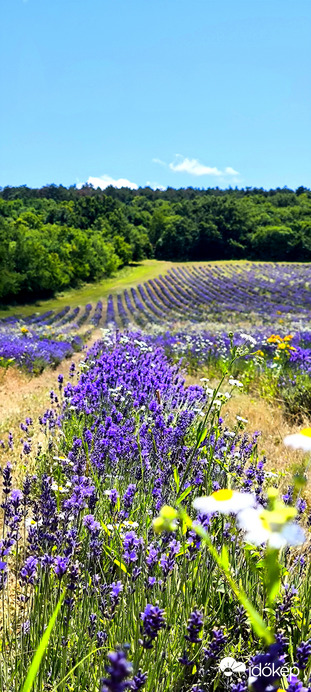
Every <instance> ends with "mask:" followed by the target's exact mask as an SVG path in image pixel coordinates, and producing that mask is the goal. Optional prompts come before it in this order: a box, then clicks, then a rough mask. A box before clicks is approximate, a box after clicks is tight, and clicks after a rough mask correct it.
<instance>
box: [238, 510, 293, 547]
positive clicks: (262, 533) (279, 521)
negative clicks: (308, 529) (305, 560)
mask: <svg viewBox="0 0 311 692" xmlns="http://www.w3.org/2000/svg"><path fill="white" fill-rule="evenodd" d="M237 524H238V526H239V528H240V529H243V530H244V531H245V536H244V539H245V542H246V543H250V544H251V545H262V543H268V545H269V547H270V548H275V549H276V550H279V549H280V548H284V547H285V546H286V545H301V544H302V543H303V542H304V540H305V533H304V531H303V529H302V528H301V527H300V526H299V525H298V524H295V523H294V522H293V521H288V520H286V514H284V513H283V512H282V511H269V510H265V509H264V508H263V507H261V506H259V507H257V508H255V507H248V508H246V509H243V510H242V511H241V512H239V513H238V516H237Z"/></svg>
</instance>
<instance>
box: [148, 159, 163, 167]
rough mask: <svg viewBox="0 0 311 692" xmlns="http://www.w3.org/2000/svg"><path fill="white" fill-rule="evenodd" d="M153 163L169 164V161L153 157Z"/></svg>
mask: <svg viewBox="0 0 311 692" xmlns="http://www.w3.org/2000/svg"><path fill="white" fill-rule="evenodd" d="M152 163H159V164H160V166H167V163H165V161H162V160H161V159H152Z"/></svg>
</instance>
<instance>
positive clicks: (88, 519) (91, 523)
mask: <svg viewBox="0 0 311 692" xmlns="http://www.w3.org/2000/svg"><path fill="white" fill-rule="evenodd" d="M83 525H84V526H85V527H86V528H87V529H88V530H89V532H90V533H96V532H97V531H100V523H99V521H96V520H95V519H94V517H93V514H85V515H84V517H83Z"/></svg>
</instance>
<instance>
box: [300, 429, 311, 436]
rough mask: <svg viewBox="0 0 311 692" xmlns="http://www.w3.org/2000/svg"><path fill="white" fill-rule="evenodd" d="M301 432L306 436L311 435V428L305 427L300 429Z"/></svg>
mask: <svg viewBox="0 0 311 692" xmlns="http://www.w3.org/2000/svg"><path fill="white" fill-rule="evenodd" d="M300 433H301V435H304V436H305V437H311V428H303V429H302V430H300Z"/></svg>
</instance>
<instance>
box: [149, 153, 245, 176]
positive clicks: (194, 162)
mask: <svg viewBox="0 0 311 692" xmlns="http://www.w3.org/2000/svg"><path fill="white" fill-rule="evenodd" d="M152 161H153V163H158V164H160V165H161V166H168V168H170V169H171V171H174V173H188V174H189V175H196V176H201V175H212V176H216V177H223V176H232V175H234V176H236V175H239V173H238V171H236V170H234V168H231V166H227V167H226V168H225V169H224V170H223V171H221V170H220V169H219V168H216V166H206V165H205V164H203V163H200V161H199V160H198V159H188V158H187V157H185V156H182V155H181V154H176V155H175V161H171V163H169V164H167V163H165V161H161V159H152Z"/></svg>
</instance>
